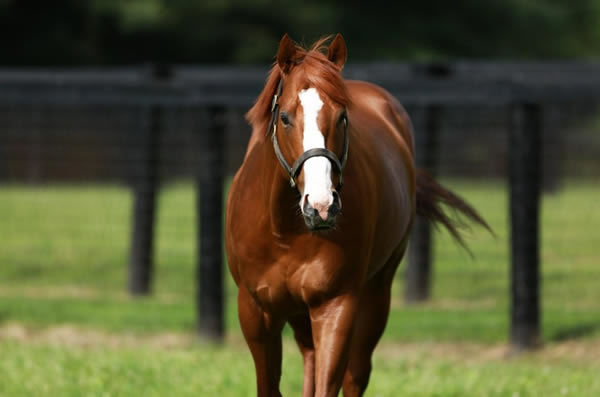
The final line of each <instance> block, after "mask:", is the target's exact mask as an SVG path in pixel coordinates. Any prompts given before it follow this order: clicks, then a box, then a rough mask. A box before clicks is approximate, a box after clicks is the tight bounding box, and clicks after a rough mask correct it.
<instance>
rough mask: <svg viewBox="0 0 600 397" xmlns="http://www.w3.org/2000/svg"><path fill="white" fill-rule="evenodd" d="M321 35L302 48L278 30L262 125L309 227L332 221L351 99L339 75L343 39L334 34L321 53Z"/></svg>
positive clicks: (328, 225)
mask: <svg viewBox="0 0 600 397" xmlns="http://www.w3.org/2000/svg"><path fill="white" fill-rule="evenodd" d="M325 41H326V39H323V40H320V41H319V42H317V44H315V46H314V47H313V48H312V49H310V50H305V49H303V48H301V47H299V46H297V45H296V44H294V43H293V42H292V40H291V39H290V38H289V36H288V35H287V34H286V35H284V36H283V38H282V39H281V42H280V45H279V50H278V51H277V62H276V65H275V67H274V68H275V69H276V72H277V75H278V76H279V81H278V84H277V90H276V92H275V93H274V95H273V100H272V105H271V115H270V117H271V122H270V123H269V125H268V128H267V133H268V134H270V135H271V139H272V142H273V147H274V151H275V155H276V157H277V158H278V160H279V162H280V163H281V165H282V168H283V169H284V170H285V171H286V172H287V174H288V176H289V180H290V184H291V186H292V188H295V189H297V191H298V193H299V196H300V201H299V206H300V210H301V211H302V215H303V217H304V221H305V223H306V225H307V227H308V228H309V229H311V230H321V229H329V228H331V227H333V226H335V224H336V219H337V216H338V214H339V213H340V211H341V208H342V201H341V198H340V189H341V187H342V185H343V169H344V166H345V163H346V159H347V156H348V131H347V129H348V113H347V106H348V105H349V102H350V100H349V97H348V93H347V91H346V87H345V84H344V80H343V78H342V76H341V70H342V68H343V66H344V63H345V61H346V53H347V52H346V44H345V43H344V39H343V38H342V36H341V35H339V34H338V35H337V36H336V37H335V38H334V39H333V41H332V42H331V44H330V45H329V47H328V49H327V53H326V54H325V47H324V42H325ZM290 164H291V165H290Z"/></svg>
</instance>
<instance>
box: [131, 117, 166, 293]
mask: <svg viewBox="0 0 600 397" xmlns="http://www.w3.org/2000/svg"><path fill="white" fill-rule="evenodd" d="M142 113H143V114H142V117H143V119H142V130H141V131H140V140H139V148H138V150H139V152H138V153H139V155H138V157H137V159H136V162H135V164H134V169H135V170H136V172H134V173H133V184H134V209H133V223H132V227H133V229H132V239H131V257H130V261H129V292H130V293H131V294H132V295H147V294H149V293H150V288H151V284H152V275H153V266H154V263H153V242H154V218H155V207H156V190H157V187H156V185H157V168H158V140H159V136H160V128H161V123H162V120H161V119H162V109H161V108H160V107H159V106H158V105H153V106H151V107H150V108H149V109H148V110H144V111H143V112H142Z"/></svg>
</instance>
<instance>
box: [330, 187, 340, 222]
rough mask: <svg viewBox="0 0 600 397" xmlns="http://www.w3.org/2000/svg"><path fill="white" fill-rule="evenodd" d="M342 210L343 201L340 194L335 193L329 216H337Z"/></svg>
mask: <svg viewBox="0 0 600 397" xmlns="http://www.w3.org/2000/svg"><path fill="white" fill-rule="evenodd" d="M341 209H342V201H341V200H340V195H339V194H338V192H336V191H334V192H333V202H332V203H331V206H330V207H329V211H328V212H329V215H330V216H335V215H337V214H338V213H339V212H340V210H341Z"/></svg>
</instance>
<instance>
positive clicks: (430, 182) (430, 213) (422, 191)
mask: <svg viewBox="0 0 600 397" xmlns="http://www.w3.org/2000/svg"><path fill="white" fill-rule="evenodd" d="M442 205H444V206H445V207H447V208H450V209H452V210H453V211H454V213H455V215H458V216H453V217H450V216H448V215H447V214H446V213H445V212H444V209H443V208H442ZM417 215H418V216H422V217H423V218H425V219H427V220H429V221H431V222H433V223H441V224H442V225H444V226H445V227H446V229H448V231H449V232H450V234H452V237H454V239H455V240H456V241H457V242H458V243H459V244H460V245H461V246H463V247H464V248H465V249H467V251H468V248H467V246H466V244H465V242H464V240H463V238H462V235H461V233H460V229H464V228H466V227H468V225H467V223H466V222H465V221H464V220H463V219H465V218H466V220H468V221H471V222H474V223H476V224H478V225H480V226H483V227H484V228H486V229H487V230H488V231H489V232H490V233H492V234H494V232H493V231H492V229H491V228H490V226H489V225H488V224H487V222H486V221H485V220H484V219H483V218H482V217H481V215H479V214H478V213H477V211H475V209H474V208H473V207H471V205H470V204H469V203H467V202H466V201H465V200H464V199H462V198H461V197H459V196H458V195H457V194H455V193H453V192H451V191H450V190H448V189H446V188H445V187H444V186H442V185H441V184H439V183H438V182H437V181H436V180H435V179H434V178H433V176H431V174H430V173H428V172H427V171H425V170H423V169H417ZM461 216H462V218H463V219H461Z"/></svg>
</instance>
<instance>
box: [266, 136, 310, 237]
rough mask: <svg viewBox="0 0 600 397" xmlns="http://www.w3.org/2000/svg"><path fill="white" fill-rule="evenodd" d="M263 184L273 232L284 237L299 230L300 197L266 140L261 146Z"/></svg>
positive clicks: (267, 211)
mask: <svg viewBox="0 0 600 397" xmlns="http://www.w3.org/2000/svg"><path fill="white" fill-rule="evenodd" d="M261 148H262V153H261V163H262V164H261V165H260V169H261V170H262V175H261V177H262V184H263V186H262V187H261V201H262V204H263V210H264V211H265V212H266V213H268V214H269V222H270V225H271V229H272V232H274V233H275V234H279V235H284V234H286V232H289V231H293V230H297V228H298V225H299V222H298V221H299V220H300V221H301V218H300V217H299V215H298V211H299V209H298V197H297V192H296V190H295V189H292V188H291V187H290V184H289V180H288V179H287V178H286V176H285V173H284V172H283V169H282V168H281V164H279V161H278V160H277V158H276V156H275V151H274V149H273V145H271V142H270V141H269V140H265V141H264V142H262V145H261Z"/></svg>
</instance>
